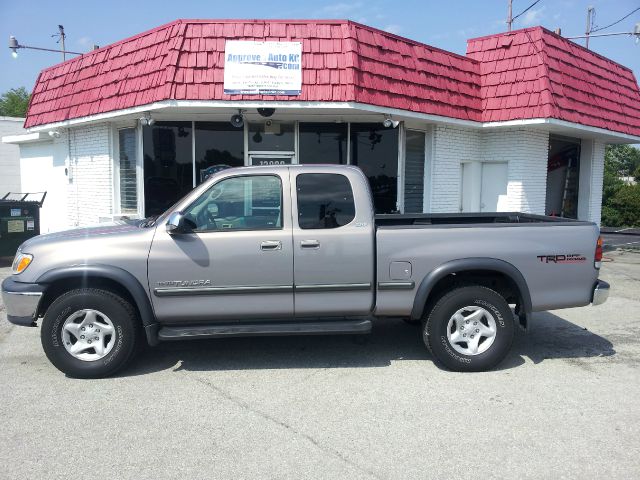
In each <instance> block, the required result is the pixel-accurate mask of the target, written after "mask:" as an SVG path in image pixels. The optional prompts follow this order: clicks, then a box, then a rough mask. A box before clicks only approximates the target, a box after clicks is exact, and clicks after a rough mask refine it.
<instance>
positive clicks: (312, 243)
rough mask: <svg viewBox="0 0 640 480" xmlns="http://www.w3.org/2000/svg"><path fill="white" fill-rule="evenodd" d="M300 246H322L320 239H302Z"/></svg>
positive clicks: (312, 247)
mask: <svg viewBox="0 0 640 480" xmlns="http://www.w3.org/2000/svg"><path fill="white" fill-rule="evenodd" d="M300 248H308V249H318V248H320V242H319V241H318V240H301V241H300Z"/></svg>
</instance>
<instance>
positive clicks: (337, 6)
mask: <svg viewBox="0 0 640 480" xmlns="http://www.w3.org/2000/svg"><path fill="white" fill-rule="evenodd" d="M363 6H364V4H363V3H362V2H352V3H346V2H344V3H333V4H331V5H325V6H324V7H322V8H321V9H320V12H322V14H324V15H331V16H336V17H344V16H345V15H349V14H350V13H353V12H354V11H357V10H359V9H361V8H362V7H363Z"/></svg>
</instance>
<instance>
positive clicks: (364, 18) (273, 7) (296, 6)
mask: <svg viewBox="0 0 640 480" xmlns="http://www.w3.org/2000/svg"><path fill="white" fill-rule="evenodd" d="M533 1H534V0H514V2H513V3H514V7H513V10H514V15H516V14H517V13H519V12H521V11H522V10H524V9H525V8H526V7H528V6H529V5H530V4H531V3H533ZM589 5H592V6H594V7H595V9H596V18H595V24H596V26H601V27H602V26H605V25H608V24H609V23H612V22H614V21H615V20H618V19H619V18H621V17H623V16H624V15H626V14H627V13H629V12H630V11H632V10H633V9H634V8H636V7H639V6H640V0H540V2H539V3H538V4H537V5H535V6H534V7H533V8H532V9H531V10H529V11H528V12H527V13H526V14H524V15H522V16H521V17H520V18H518V19H517V20H516V22H515V24H514V28H521V27H527V26H531V25H543V26H545V27H547V28H549V29H555V28H557V27H561V28H562V33H563V35H565V36H572V35H582V34H584V30H585V23H586V11H587V7H588V6H589ZM506 11H507V0H482V1H480V0H475V1H472V0H459V1H451V0H449V1H443V0H439V1H430V0H422V1H419V0H408V1H397V0H396V1H390V0H386V1H385V0H362V1H361V0H352V1H348V0H337V1H336V0H334V1H325V2H323V1H319V0H318V1H313V2H305V1H301V0H297V1H271V2H264V1H255V0H243V1H235V2H229V1H225V2H222V1H215V0H183V1H175V0H172V1H165V0H153V1H149V0H127V1H123V0H107V1H105V0H102V1H99V2H98V1H94V0H84V1H73V0H65V1H56V2H53V1H50V0H49V1H44V0H17V1H15V0H13V1H11V0H0V33H1V36H2V38H4V40H3V41H4V42H8V39H9V35H14V36H15V37H16V38H17V39H18V41H19V42H20V43H21V44H24V45H33V46H39V47H47V48H58V46H57V45H56V43H55V39H54V38H52V37H51V34H54V33H57V25H58V24H62V25H64V27H65V30H66V33H67V49H68V50H75V51H79V52H86V51H88V50H90V49H91V47H92V45H93V44H97V45H100V46H104V45H107V44H109V43H112V42H115V41H117V40H120V39H122V38H125V37H127V36H131V35H134V34H136V33H139V32H142V31H144V30H147V29H150V28H153V27H155V26H158V25H161V24H163V23H166V22H170V21H172V20H175V19H176V18H348V19H352V20H356V21H358V22H362V23H365V24H367V25H371V26H374V27H378V28H382V29H384V30H388V31H390V32H393V33H396V34H398V35H402V36H405V37H408V38H411V39H414V40H418V41H421V42H424V43H427V44H429V45H433V46H435V47H439V48H443V49H445V50H449V51H452V52H457V53H461V54H464V53H465V51H466V39H467V38H471V37H477V36H482V35H488V34H491V33H497V32H501V31H504V30H505V29H506V26H505V23H504V21H505V17H506ZM637 22H640V11H638V12H636V13H635V14H634V15H632V16H631V17H629V18H628V19H626V20H625V21H623V22H621V23H620V24H618V25H616V26H615V27H612V28H610V29H608V30H606V31H607V32H615V31H631V30H633V26H634V24H635V23H637ZM579 42H583V40H579ZM5 45H7V43H5ZM590 46H591V48H592V49H593V50H594V51H596V52H598V53H600V54H602V55H605V56H607V57H610V58H612V59H614V60H615V61H617V62H620V63H622V64H624V65H626V66H628V67H630V68H632V69H633V70H634V73H635V75H636V79H637V78H638V77H640V45H636V44H635V43H634V41H633V40H632V39H631V38H629V37H627V36H623V37H606V38H594V39H592V40H591V45H590ZM3 49H4V53H1V54H0V72H1V73H0V92H3V91H5V90H7V89H9V88H13V87H19V86H24V87H26V88H27V89H28V90H31V89H32V87H33V84H34V82H35V80H36V77H37V75H38V72H39V71H40V70H41V69H43V68H45V67H48V66H50V65H53V64H55V63H58V62H59V61H60V55H59V54H55V53H45V52H37V51H33V50H20V51H19V53H20V55H19V57H18V58H17V59H13V58H12V57H11V55H10V52H9V49H8V48H7V47H6V46H4V47H3Z"/></svg>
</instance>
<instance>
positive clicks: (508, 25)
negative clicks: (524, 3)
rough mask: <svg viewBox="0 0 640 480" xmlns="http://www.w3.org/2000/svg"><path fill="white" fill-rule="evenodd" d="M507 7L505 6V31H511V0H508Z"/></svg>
mask: <svg viewBox="0 0 640 480" xmlns="http://www.w3.org/2000/svg"><path fill="white" fill-rule="evenodd" d="M508 3H509V7H508V8H507V31H509V32H510V31H511V24H512V23H513V8H512V7H513V0H509V2H508Z"/></svg>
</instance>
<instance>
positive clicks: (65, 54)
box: [58, 25, 67, 62]
mask: <svg viewBox="0 0 640 480" xmlns="http://www.w3.org/2000/svg"><path fill="white" fill-rule="evenodd" d="M58 30H59V31H60V46H61V47H62V61H63V62H64V61H65V60H66V59H67V52H66V51H65V49H64V37H65V36H66V35H65V33H64V27H63V26H62V25H58Z"/></svg>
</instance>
